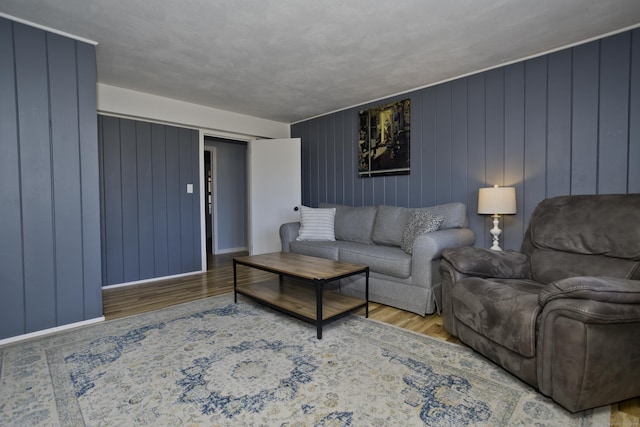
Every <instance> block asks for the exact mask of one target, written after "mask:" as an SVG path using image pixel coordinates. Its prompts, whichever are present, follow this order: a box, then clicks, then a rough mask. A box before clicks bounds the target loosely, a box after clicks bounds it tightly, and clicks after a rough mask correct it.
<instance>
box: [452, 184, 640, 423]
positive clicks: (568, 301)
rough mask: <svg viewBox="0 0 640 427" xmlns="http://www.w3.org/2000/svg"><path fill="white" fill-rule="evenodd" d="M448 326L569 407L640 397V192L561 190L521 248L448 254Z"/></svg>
mask: <svg viewBox="0 0 640 427" xmlns="http://www.w3.org/2000/svg"><path fill="white" fill-rule="evenodd" d="M441 273H442V299H443V316H444V327H445V329H446V330H447V331H448V332H449V333H451V334H452V335H454V336H457V337H458V338H459V339H460V340H461V341H462V342H464V343H465V344H467V345H469V346H470V347H472V348H473V349H475V350H476V351H478V352H479V353H481V354H483V355H484V356H486V357H487V358H489V359H491V360H492V361H494V362H495V363H497V364H498V365H500V366H502V367H503V368H505V369H506V370H508V371H509V372H511V373H512V374H514V375H516V376H517V377H519V378H520V379H521V380H523V381H524V382H526V383H528V384H530V385H531V386H533V387H535V388H537V389H538V390H539V391H540V392H541V393H543V394H545V395H547V396H549V397H551V398H552V399H553V400H555V401H556V402H557V403H559V404H560V405H562V406H563V407H564V408H566V409H568V410H569V411H571V412H577V411H581V410H585V409H589V408H593V407H597V406H602V405H606V404H609V403H613V402H618V401H621V400H625V399H630V398H633V397H636V396H640V194H614V195H589V196H561V197H554V198H550V199H546V200H544V201H542V202H541V203H540V204H539V205H538V206H537V207H536V209H535V210H534V212H533V214H532V216H531V221H530V223H529V227H528V229H527V232H526V235H525V236H524V240H523V243H522V249H521V252H515V251H504V252H499V251H492V250H489V249H482V248H474V247H462V248H453V249H447V250H445V251H443V253H442V262H441Z"/></svg>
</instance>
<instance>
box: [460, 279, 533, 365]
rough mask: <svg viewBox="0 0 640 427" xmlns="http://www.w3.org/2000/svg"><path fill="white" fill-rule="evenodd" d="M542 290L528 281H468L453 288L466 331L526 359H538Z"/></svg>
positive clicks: (461, 282) (463, 281)
mask: <svg viewBox="0 0 640 427" xmlns="http://www.w3.org/2000/svg"><path fill="white" fill-rule="evenodd" d="M543 287H544V285H542V284H540V283H537V282H534V281H532V280H525V279H481V278H479V277H468V278H466V279H462V280H461V281H460V282H458V283H457V284H456V285H455V286H454V287H453V289H452V290H451V298H452V301H453V306H454V307H455V316H456V318H457V319H458V320H459V321H460V322H462V323H464V324H465V325H466V326H467V327H469V328H471V329H472V330H474V331H475V332H477V333H478V334H480V335H482V336H484V337H487V338H489V339H490V340H492V341H494V342H496V343H498V344H500V345H501V346H503V347H506V348H508V349H509V350H511V351H514V352H516V353H518V354H520V355H522V356H524V357H535V355H536V336H535V330H536V320H537V317H538V313H539V312H540V311H541V307H540V305H539V304H538V295H539V294H540V290H541V289H542V288H543Z"/></svg>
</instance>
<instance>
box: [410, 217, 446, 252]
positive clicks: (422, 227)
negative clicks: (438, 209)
mask: <svg viewBox="0 0 640 427" xmlns="http://www.w3.org/2000/svg"><path fill="white" fill-rule="evenodd" d="M443 222H444V217H443V216H441V215H436V214H434V213H432V212H429V211H425V210H423V209H412V210H411V213H410V214H409V218H408V220H407V225H406V226H405V228H404V231H403V232H402V242H401V243H400V248H401V249H402V250H403V251H405V252H406V253H408V254H411V253H412V252H413V243H414V242H415V241H416V238H417V237H418V236H420V235H421V234H425V233H431V232H433V231H438V230H439V229H440V226H441V225H442V223H443Z"/></svg>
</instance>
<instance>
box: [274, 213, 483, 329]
mask: <svg viewBox="0 0 640 427" xmlns="http://www.w3.org/2000/svg"><path fill="white" fill-rule="evenodd" d="M319 207H320V208H331V207H334V208H335V209H336V213H335V238H336V240H335V241H326V240H325V241H317V240H303V241H299V240H296V238H297V237H298V231H299V228H300V223H299V222H292V223H286V224H283V225H282V226H281V227H280V239H281V243H282V251H283V252H293V253H298V254H302V255H309V256H316V257H321V258H327V259H332V260H336V261H343V262H349V263H354V264H363V265H367V266H369V267H370V278H369V299H370V300H371V301H374V302H378V303H381V304H386V305H390V306H393V307H397V308H400V309H403V310H407V311H411V312H413V313H417V314H419V315H421V316H424V315H425V314H430V313H433V312H435V311H436V310H439V307H440V302H441V292H440V273H439V272H440V270H439V263H440V254H441V253H442V250H443V249H444V248H448V247H455V246H463V245H472V244H473V243H474V241H475V236H474V234H473V232H472V231H471V230H470V229H469V228H468V222H467V214H466V207H465V205H464V204H462V203H449V204H443V205H438V206H433V207H429V208H420V211H422V212H429V213H433V214H435V215H440V216H442V217H444V222H442V224H441V225H440V229H439V230H438V231H434V232H430V233H426V234H422V235H419V236H418V237H417V238H416V239H415V243H414V244H413V251H412V253H411V254H409V253H407V252H406V251H405V250H403V249H402V248H401V245H402V238H403V233H404V232H405V228H406V227H407V222H408V221H409V219H410V217H411V213H412V212H413V211H414V209H410V208H403V207H395V206H378V207H375V206H360V207H351V206H344V205H328V204H321V205H320V206H319ZM339 291H340V292H342V293H345V294H348V295H352V296H359V297H364V293H365V279H364V278H363V277H359V276H358V277H354V278H348V279H342V280H341V281H340V284H339Z"/></svg>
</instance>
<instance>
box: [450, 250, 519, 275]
mask: <svg viewBox="0 0 640 427" xmlns="http://www.w3.org/2000/svg"><path fill="white" fill-rule="evenodd" d="M442 258H444V259H446V260H447V261H448V262H449V264H451V266H452V267H453V268H455V269H456V270H457V271H459V272H460V273H462V274H465V275H468V276H475V277H494V278H501V279H528V278H529V257H528V256H526V255H524V254H521V253H519V252H515V251H494V250H491V249H485V248H476V247H461V248H452V249H446V250H444V251H443V253H442Z"/></svg>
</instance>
